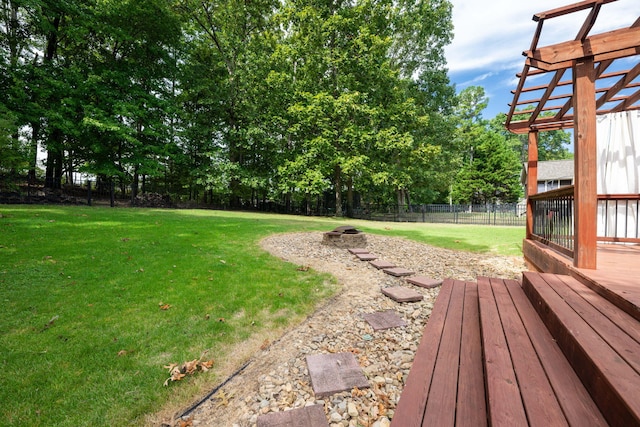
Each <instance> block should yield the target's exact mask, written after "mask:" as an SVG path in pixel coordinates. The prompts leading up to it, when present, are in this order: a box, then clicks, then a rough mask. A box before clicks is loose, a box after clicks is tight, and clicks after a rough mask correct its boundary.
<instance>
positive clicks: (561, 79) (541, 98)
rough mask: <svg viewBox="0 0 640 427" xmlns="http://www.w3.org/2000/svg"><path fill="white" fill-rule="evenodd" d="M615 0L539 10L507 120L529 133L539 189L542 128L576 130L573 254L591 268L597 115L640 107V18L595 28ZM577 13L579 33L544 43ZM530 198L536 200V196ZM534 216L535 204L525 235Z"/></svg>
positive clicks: (531, 184)
mask: <svg viewBox="0 0 640 427" xmlns="http://www.w3.org/2000/svg"><path fill="white" fill-rule="evenodd" d="M615 1H616V0H587V1H582V2H579V3H575V4H571V5H568V6H564V7H560V8H557V9H553V10H550V11H547V12H543V13H538V14H535V15H534V16H533V20H534V21H536V22H537V23H538V25H537V28H536V31H535V34H534V36H533V40H532V42H531V48H530V49H529V50H528V51H526V52H523V55H524V56H525V58H526V59H525V64H524V68H523V70H522V72H521V73H519V74H518V75H517V77H518V78H519V81H518V85H517V88H516V89H515V91H513V93H514V98H513V102H512V103H511V104H510V110H509V113H508V115H507V120H506V123H505V126H506V128H507V129H508V130H509V131H511V132H513V133H517V134H525V133H526V134H528V142H529V150H528V152H529V157H528V168H529V174H528V180H529V181H528V188H529V189H530V190H531V191H533V192H535V191H536V188H537V186H536V180H537V161H538V132H541V131H550V130H559V129H569V128H572V129H573V131H574V132H573V135H574V155H575V188H574V195H573V197H574V208H573V209H574V212H573V218H574V231H573V236H572V237H573V261H574V265H575V266H576V267H579V268H587V269H595V268H596V243H597V236H596V220H597V218H596V216H597V203H598V195H597V183H596V177H597V152H596V116H597V115H600V114H607V113H614V112H620V111H628V110H632V109H640V105H639V104H640V81H636V78H637V77H638V75H639V74H640V62H639V61H638V58H640V57H639V56H638V55H640V17H634V19H635V20H634V22H633V23H632V24H631V25H630V26H628V27H623V28H619V29H616V30H613V31H608V32H604V33H600V34H593V35H592V34H590V33H591V30H592V28H593V27H594V25H595V24H596V21H597V19H598V16H599V14H600V11H601V8H602V7H603V6H604V5H606V4H608V3H612V2H615ZM625 1H626V0H625ZM629 1H632V2H634V1H637V0H629ZM576 12H582V13H583V14H584V13H587V16H586V18H585V20H584V23H583V24H582V26H581V27H580V29H579V31H578V33H577V35H576V37H575V39H574V40H569V41H564V42H561V43H558V44H553V45H550V46H544V47H538V43H539V41H540V37H541V34H542V30H543V26H544V24H545V22H547V21H548V20H550V19H554V18H559V17H562V16H565V15H569V14H574V13H576ZM573 16H575V15H573ZM630 58H631V59H630ZM629 64H631V65H632V67H630V66H629ZM634 64H635V65H634ZM608 70H612V71H608ZM540 81H544V83H540ZM521 109H522V110H521ZM516 110H518V111H516ZM531 195H532V194H529V196H531ZM528 200H529V203H531V202H530V200H531V197H528ZM533 215H534V213H533V209H532V206H531V204H529V206H528V209H527V239H530V238H531V236H532V234H533V221H534V218H533Z"/></svg>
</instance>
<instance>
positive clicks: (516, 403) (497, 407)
mask: <svg viewBox="0 0 640 427" xmlns="http://www.w3.org/2000/svg"><path fill="white" fill-rule="evenodd" d="M478 296H479V301H480V324H481V328H482V329H481V330H482V349H483V353H484V360H485V369H486V389H487V401H488V406H489V409H488V412H489V422H490V424H491V425H501V426H524V425H527V424H528V423H527V416H526V413H525V410H524V405H523V402H522V399H521V398H520V390H519V388H518V382H517V379H516V374H515V368H514V366H513V363H512V361H511V354H510V352H509V347H508V345H507V341H506V338H505V336H504V333H503V329H502V322H501V321H500V315H499V314H498V308H497V307H496V302H495V299H494V296H493V290H492V289H491V284H490V282H489V279H488V278H486V277H479V278H478Z"/></svg>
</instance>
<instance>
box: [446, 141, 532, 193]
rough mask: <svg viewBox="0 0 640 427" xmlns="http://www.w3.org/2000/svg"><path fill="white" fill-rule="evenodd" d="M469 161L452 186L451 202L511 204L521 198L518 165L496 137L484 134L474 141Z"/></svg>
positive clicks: (507, 146)
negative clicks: (471, 158) (473, 148)
mask: <svg viewBox="0 0 640 427" xmlns="http://www.w3.org/2000/svg"><path fill="white" fill-rule="evenodd" d="M474 153H475V155H474V158H473V161H472V162H471V163H470V164H467V165H465V166H464V167H463V168H462V170H461V171H460V173H459V175H458V179H457V180H456V182H455V184H454V185H453V191H452V198H453V200H454V201H456V202H460V203H474V204H486V203H498V202H500V203H514V202H517V201H518V199H519V198H520V197H521V196H522V188H521V185H520V179H519V177H520V171H521V167H522V166H521V163H520V159H519V158H518V155H517V153H516V152H514V151H513V149H512V148H511V147H509V145H508V144H507V141H506V140H505V139H504V138H503V137H502V136H501V135H500V134H498V133H495V132H492V131H485V132H482V133H481V134H480V137H479V139H478V141H477V144H476V147H475V151H474Z"/></svg>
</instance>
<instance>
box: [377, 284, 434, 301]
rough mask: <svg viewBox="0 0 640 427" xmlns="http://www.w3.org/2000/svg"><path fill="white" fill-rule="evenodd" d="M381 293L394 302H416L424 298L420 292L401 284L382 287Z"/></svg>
mask: <svg viewBox="0 0 640 427" xmlns="http://www.w3.org/2000/svg"><path fill="white" fill-rule="evenodd" d="M382 293H383V294H385V295H386V296H388V297H389V298H391V299H392V300H394V301H396V302H416V301H422V299H423V298H424V297H423V296H422V294H421V293H419V292H417V291H414V290H413V289H409V288H405V287H403V286H392V287H389V288H383V289H382Z"/></svg>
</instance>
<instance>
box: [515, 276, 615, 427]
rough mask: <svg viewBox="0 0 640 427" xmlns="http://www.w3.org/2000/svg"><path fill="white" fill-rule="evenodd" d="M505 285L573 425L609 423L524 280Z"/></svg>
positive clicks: (560, 402) (568, 420)
mask: <svg viewBox="0 0 640 427" xmlns="http://www.w3.org/2000/svg"><path fill="white" fill-rule="evenodd" d="M505 284H506V289H507V291H508V292H509V295H510V296H511V300H512V301H513V304H514V306H515V308H516V309H517V311H518V315H519V316H520V319H521V320H522V324H523V326H524V328H525V329H526V330H527V334H528V335H529V339H530V340H531V344H532V345H533V348H534V349H535V352H536V354H537V356H538V358H539V359H540V362H541V364H542V366H543V367H544V370H545V372H546V376H547V378H548V379H549V383H550V384H551V387H553V390H554V392H555V395H556V398H557V399H558V403H559V404H560V406H561V407H562V411H563V412H564V415H565V417H566V420H567V422H568V423H569V425H571V426H583V425H588V426H592V427H597V426H606V425H607V422H606V421H605V419H604V417H603V416H602V414H601V412H600V410H599V409H598V407H597V406H596V404H595V403H594V402H593V400H592V399H591V396H589V393H588V392H587V390H586V389H585V388H584V385H582V382H580V379H579V378H578V376H577V375H576V373H575V372H574V371H573V369H572V368H571V365H570V364H569V362H568V361H567V359H566V358H565V357H564V355H563V354H562V351H561V350H560V348H559V347H558V345H557V344H556V341H555V340H554V338H553V337H552V336H551V334H550V333H549V330H548V329H547V328H546V327H545V325H544V323H543V322H542V320H541V319H540V317H539V316H538V314H537V313H536V311H535V309H534V308H533V307H532V306H531V303H530V302H529V300H528V299H527V296H526V295H525V293H524V291H523V289H522V286H521V285H520V283H518V282H515V281H506V282H505Z"/></svg>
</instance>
